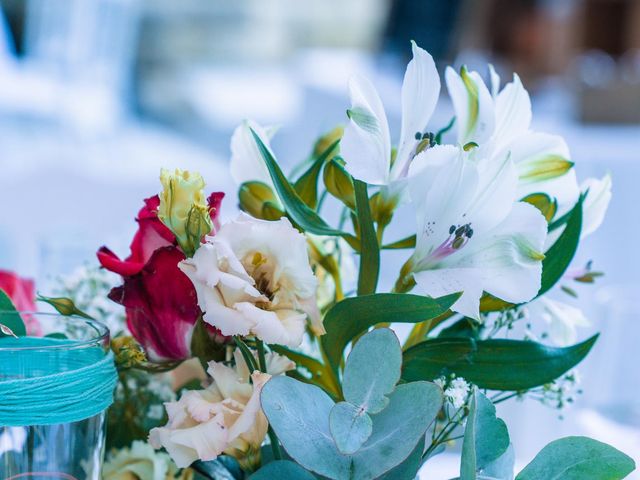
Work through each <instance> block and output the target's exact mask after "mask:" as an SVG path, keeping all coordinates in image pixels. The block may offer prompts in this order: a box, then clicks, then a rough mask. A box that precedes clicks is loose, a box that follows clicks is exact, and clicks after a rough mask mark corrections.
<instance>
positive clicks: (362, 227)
mask: <svg viewBox="0 0 640 480" xmlns="http://www.w3.org/2000/svg"><path fill="white" fill-rule="evenodd" d="M354 187H355V194H356V214H357V217H358V227H359V228H358V229H359V232H360V235H359V236H360V271H359V274H358V295H369V294H372V293H375V291H376V285H377V284H378V275H379V274H380V248H379V245H378V238H377V237H376V231H375V229H374V228H373V220H372V219H371V210H370V209H369V197H368V195H367V184H366V183H364V182H361V181H360V180H355V181H354Z"/></svg>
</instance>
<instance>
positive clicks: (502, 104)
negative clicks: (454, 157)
mask: <svg viewBox="0 0 640 480" xmlns="http://www.w3.org/2000/svg"><path fill="white" fill-rule="evenodd" d="M490 74H491V75H490V76H491V93H490V92H489V90H488V89H487V87H486V85H485V84H484V82H483V80H482V78H481V77H480V75H479V74H478V73H477V72H467V70H466V69H465V68H464V67H463V68H462V70H461V73H460V74H458V73H456V72H455V71H454V70H453V69H452V68H451V67H449V68H447V71H446V74H445V78H446V82H447V88H448V90H449V94H450V96H451V100H452V102H453V107H454V110H455V114H456V119H457V120H456V123H457V132H458V142H459V143H461V144H463V145H464V144H467V143H469V142H474V143H476V144H478V145H479V146H480V148H481V149H482V150H484V151H485V153H484V155H485V156H487V157H489V158H496V159H498V161H499V159H502V158H503V157H504V155H505V154H509V155H510V156H511V160H513V162H514V164H515V165H516V168H517V170H518V178H519V182H518V193H517V195H518V198H519V199H522V198H524V197H526V196H527V195H529V194H532V193H540V192H541V193H546V194H548V195H549V196H550V197H552V199H555V200H556V201H557V204H558V215H562V214H564V213H566V212H567V211H568V210H569V209H570V208H571V207H572V206H573V205H575V203H576V202H577V201H578V198H579V195H580V190H579V188H578V182H577V180H576V175H575V171H574V169H573V168H572V167H573V163H572V162H571V161H570V154H569V148H568V147H567V144H566V142H565V141H564V140H563V139H562V137H559V136H557V135H550V134H547V133H540V132H534V131H532V130H530V126H531V117H532V113H531V99H530V98H529V94H528V93H527V91H526V90H525V88H524V87H523V85H522V82H521V81H520V78H519V77H518V75H516V74H514V76H513V81H512V82H510V83H507V84H506V85H505V87H504V88H503V89H502V90H500V78H499V77H498V75H497V74H496V73H495V71H494V70H493V69H490Z"/></svg>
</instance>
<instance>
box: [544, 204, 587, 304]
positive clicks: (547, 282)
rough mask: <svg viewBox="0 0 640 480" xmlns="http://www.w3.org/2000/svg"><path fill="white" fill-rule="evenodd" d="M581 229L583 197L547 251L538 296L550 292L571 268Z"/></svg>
mask: <svg viewBox="0 0 640 480" xmlns="http://www.w3.org/2000/svg"><path fill="white" fill-rule="evenodd" d="M581 231H582V198H581V199H580V201H578V203H576V205H575V207H573V209H572V210H571V214H570V216H569V219H568V220H567V225H566V226H565V229H564V231H563V232H562V235H560V237H559V238H558V240H556V242H555V243H554V244H553V245H552V246H551V248H549V250H547V252H546V253H545V259H544V260H543V261H542V284H541V287H540V291H539V292H538V296H540V295H543V294H544V293H546V292H548V291H549V290H550V289H551V287H553V286H554V285H555V284H556V283H557V282H558V280H560V279H561V278H562V275H563V274H564V272H565V271H566V270H567V268H569V265H570V264H571V261H572V260H573V257H574V255H575V253H576V250H577V249H578V244H579V243H580V233H581Z"/></svg>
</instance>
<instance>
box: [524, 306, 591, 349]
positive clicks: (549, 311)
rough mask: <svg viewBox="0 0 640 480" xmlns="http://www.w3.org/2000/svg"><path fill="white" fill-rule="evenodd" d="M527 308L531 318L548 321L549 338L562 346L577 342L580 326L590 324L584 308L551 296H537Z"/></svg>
mask: <svg viewBox="0 0 640 480" xmlns="http://www.w3.org/2000/svg"><path fill="white" fill-rule="evenodd" d="M525 308H526V312H527V316H528V317H529V318H531V319H532V320H537V319H542V320H543V321H544V322H546V323H547V325H548V327H549V330H548V332H549V338H550V339H551V341H552V342H553V343H555V344H556V345H558V346H561V347H564V346H567V345H573V344H574V343H576V341H577V339H578V331H577V330H578V328H579V327H588V326H589V325H590V323H589V320H587V318H586V317H585V315H584V313H582V310H580V309H579V308H576V307H574V306H572V305H569V304H567V303H564V302H559V301H557V300H551V299H550V298H546V297H540V298H537V299H535V300H534V301H533V302H531V303H529V304H527V306H526V307H525Z"/></svg>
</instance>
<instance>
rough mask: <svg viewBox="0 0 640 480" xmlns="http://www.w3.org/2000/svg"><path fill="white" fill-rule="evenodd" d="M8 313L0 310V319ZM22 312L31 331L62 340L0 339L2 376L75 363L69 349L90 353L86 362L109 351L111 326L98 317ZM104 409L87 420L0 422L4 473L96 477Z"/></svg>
mask: <svg viewBox="0 0 640 480" xmlns="http://www.w3.org/2000/svg"><path fill="white" fill-rule="evenodd" d="M8 315H10V313H8V312H0V323H4V322H3V317H6V316H8ZM20 315H21V316H22V318H23V320H24V321H25V324H27V328H28V330H29V335H30V336H33V337H45V336H46V337H49V338H52V339H56V338H58V339H64V340H63V341H61V342H60V343H59V344H56V343H54V344H52V345H46V346H27V347H24V346H18V345H19V339H18V340H17V341H13V340H14V339H10V340H12V341H11V342H10V341H9V340H8V337H7V338H5V339H0V382H2V381H6V380H11V379H25V378H34V377H41V376H43V375H48V374H51V373H52V372H54V373H55V372H65V371H69V370H72V369H74V368H77V365H76V366H75V367H74V366H72V365H69V361H68V359H69V358H70V357H71V355H70V352H69V350H75V351H74V352H72V353H73V355H76V354H80V355H81V357H77V356H76V357H75V358H83V359H87V360H86V361H87V364H91V362H96V361H98V360H99V359H101V358H104V356H105V355H107V353H108V350H109V330H108V329H107V327H105V326H104V325H102V324H101V323H99V322H96V321H93V320H86V319H83V318H75V317H63V316H61V315H56V314H42V313H21V314H20ZM3 340H4V342H3ZM3 343H4V345H3ZM16 344H18V345H16ZM9 359H10V361H9ZM1 403H2V398H0V404H1ZM105 414H106V411H102V412H100V413H98V414H96V415H94V416H91V417H90V418H86V419H83V420H79V421H75V422H71V423H59V424H52V425H26V426H7V425H4V426H3V425H1V424H0V478H1V479H3V480H17V479H31V480H34V479H37V480H40V479H42V480H45V479H46V480H51V479H65V480H98V479H99V478H100V470H101V467H102V459H103V454H104V443H105Z"/></svg>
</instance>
